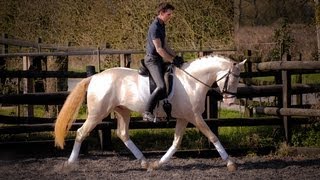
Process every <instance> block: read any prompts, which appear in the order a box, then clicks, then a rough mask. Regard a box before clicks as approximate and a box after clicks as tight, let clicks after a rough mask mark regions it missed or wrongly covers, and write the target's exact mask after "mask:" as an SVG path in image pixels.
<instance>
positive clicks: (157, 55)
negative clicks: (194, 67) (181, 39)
mask: <svg viewBox="0 0 320 180" xmlns="http://www.w3.org/2000/svg"><path fill="white" fill-rule="evenodd" d="M174 9H175V8H174V6H172V5H171V4H169V3H160V4H159V6H158V8H157V13H158V15H157V17H156V18H155V19H154V21H153V22H152V23H151V25H150V26H149V31H148V35H147V45H146V56H145V58H144V62H145V65H146V67H147V68H148V70H149V73H150V75H151V76H152V78H153V80H154V82H155V84H156V86H157V87H156V89H155V90H154V91H153V93H152V94H151V96H150V99H149V101H148V102H147V105H146V109H145V112H144V113H143V120H144V121H154V120H156V119H155V116H154V115H153V110H154V108H155V106H156V104H157V102H158V101H159V100H161V99H164V98H165V96H166V87H165V83H164V75H163V70H162V69H163V65H164V62H169V63H173V64H174V65H175V66H177V67H181V65H182V63H183V59H182V57H180V56H177V55H176V53H175V52H174V51H173V50H172V49H170V48H169V46H168V44H167V41H166V31H165V23H166V22H168V21H169V20H170V19H171V17H172V14H173V10H174Z"/></svg>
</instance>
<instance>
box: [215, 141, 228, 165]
mask: <svg viewBox="0 0 320 180" xmlns="http://www.w3.org/2000/svg"><path fill="white" fill-rule="evenodd" d="M213 145H214V146H215V147H216V149H217V151H218V152H219V154H220V156H221V158H222V159H223V160H224V161H225V160H227V159H228V154H227V152H226V150H225V149H224V148H223V147H222V145H221V143H220V141H217V142H215V143H213Z"/></svg>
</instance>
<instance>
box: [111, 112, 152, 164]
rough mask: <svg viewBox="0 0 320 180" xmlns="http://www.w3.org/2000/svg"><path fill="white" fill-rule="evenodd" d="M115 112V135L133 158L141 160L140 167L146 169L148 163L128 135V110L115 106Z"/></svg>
mask: <svg viewBox="0 0 320 180" xmlns="http://www.w3.org/2000/svg"><path fill="white" fill-rule="evenodd" d="M115 112H116V116H117V136H118V137H119V138H120V139H121V140H122V142H123V143H124V144H125V145H126V147H127V148H128V149H129V150H130V151H131V153H132V154H133V155H134V156H135V158H137V159H138V160H139V161H141V166H142V168H144V169H147V168H148V163H147V160H146V158H145V157H144V155H143V154H142V152H141V151H140V150H139V148H138V147H137V146H136V145H135V144H134V143H133V142H132V141H131V139H130V137H129V121H130V111H129V110H128V109H125V108H116V109H115Z"/></svg>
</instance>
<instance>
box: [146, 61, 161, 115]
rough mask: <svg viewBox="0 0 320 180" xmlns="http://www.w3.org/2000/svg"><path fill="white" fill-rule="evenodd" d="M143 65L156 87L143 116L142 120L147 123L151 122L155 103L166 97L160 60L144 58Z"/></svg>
mask: <svg viewBox="0 0 320 180" xmlns="http://www.w3.org/2000/svg"><path fill="white" fill-rule="evenodd" d="M145 65H146V67H147V68H148V70H149V73H150V75H151V76H152V78H153V80H154V82H155V84H156V86H157V87H156V89H155V90H154V91H153V92H152V94H151V95H150V99H149V100H148V102H147V104H146V108H145V114H144V117H143V118H144V120H147V121H153V120H154V116H153V110H154V108H155V107H156V104H157V102H158V101H159V100H161V99H163V98H165V95H166V94H165V93H166V86H165V83H164V77H163V72H162V67H163V61H162V59H153V58H146V61H145Z"/></svg>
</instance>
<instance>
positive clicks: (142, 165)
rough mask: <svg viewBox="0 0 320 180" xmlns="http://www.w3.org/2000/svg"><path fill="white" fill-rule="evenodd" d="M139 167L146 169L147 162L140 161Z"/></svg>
mask: <svg viewBox="0 0 320 180" xmlns="http://www.w3.org/2000/svg"><path fill="white" fill-rule="evenodd" d="M141 167H142V169H148V168H149V163H148V162H147V161H141Z"/></svg>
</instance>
